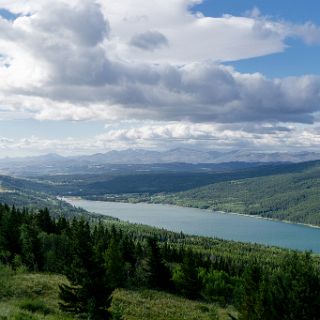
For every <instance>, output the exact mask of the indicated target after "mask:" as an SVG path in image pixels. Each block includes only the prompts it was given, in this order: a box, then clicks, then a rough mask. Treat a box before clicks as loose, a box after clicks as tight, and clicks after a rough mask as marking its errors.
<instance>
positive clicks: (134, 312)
mask: <svg viewBox="0 0 320 320" xmlns="http://www.w3.org/2000/svg"><path fill="white" fill-rule="evenodd" d="M65 282H66V278H65V277H64V276H61V275H54V274H44V273H25V272H24V271H23V270H22V271H20V272H18V273H14V272H13V271H12V270H11V269H10V268H8V267H5V266H1V265H0V286H1V287H0V319H2V320H5V319H8V320H9V319H12V320H38V319H39V320H40V319H41V320H68V319H74V317H72V316H70V315H68V314H66V313H63V312H61V311H60V310H59V306H58V303H59V299H58V292H59V284H62V283H65ZM111 311H112V313H113V315H114V318H115V319H123V320H144V319H145V320H152V319H157V320H176V319H184V320H194V319H199V320H209V319H210V320H214V319H221V320H225V319H229V316H228V314H229V313H230V314H232V315H233V316H236V312H235V311H234V309H233V308H232V307H228V308H227V309H222V308H220V307H216V306H215V305H213V304H208V303H204V302H197V301H190V300H188V299H185V298H182V297H178V296H175V295H172V294H168V293H163V292H158V291H153V290H140V291H132V290H124V289H117V290H116V291H115V292H114V294H113V300H112V305H111ZM120 313H121V314H122V318H117V315H119V314H120Z"/></svg>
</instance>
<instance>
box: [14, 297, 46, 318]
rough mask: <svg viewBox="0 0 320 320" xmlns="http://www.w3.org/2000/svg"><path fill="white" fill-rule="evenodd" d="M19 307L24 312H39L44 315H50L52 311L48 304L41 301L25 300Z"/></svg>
mask: <svg viewBox="0 0 320 320" xmlns="http://www.w3.org/2000/svg"><path fill="white" fill-rule="evenodd" d="M19 307H20V308H21V309H23V310H27V311H30V312H33V313H34V312H39V313H42V314H43V315H47V314H50V313H51V312H52V311H51V309H50V308H48V307H47V306H46V304H45V303H44V302H42V301H39V300H31V299H30V300H25V301H23V302H21V303H20V305H19Z"/></svg>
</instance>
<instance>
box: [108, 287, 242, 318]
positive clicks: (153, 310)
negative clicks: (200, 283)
mask: <svg viewBox="0 0 320 320" xmlns="http://www.w3.org/2000/svg"><path fill="white" fill-rule="evenodd" d="M111 310H112V312H113V314H114V316H115V318H116V315H117V314H119V315H122V317H118V318H116V319H123V320H177V319H183V320H209V319H210V320H215V319H216V320H227V319H231V318H230V317H229V316H228V314H229V313H230V314H231V315H232V316H234V317H236V315H237V314H236V312H235V310H234V309H233V308H232V307H228V308H227V309H222V308H219V307H217V306H216V305H214V304H209V303H204V302H199V301H191V300H187V299H185V298H182V297H178V296H175V295H172V294H169V293H164V292H158V291H153V290H141V291H131V290H123V289H117V290H116V291H115V292H114V293H113V299H112V306H111Z"/></svg>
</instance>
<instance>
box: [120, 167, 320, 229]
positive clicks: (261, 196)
mask: <svg viewBox="0 0 320 320" xmlns="http://www.w3.org/2000/svg"><path fill="white" fill-rule="evenodd" d="M130 197H131V199H130V198H128V199H129V200H130V201H148V202H154V203H169V204H174V205H179V206H187V207H196V208H202V209H211V210H221V211H226V212H236V213H243V214H249V215H260V216H262V217H266V218H274V219H280V220H288V221H292V222H298V223H306V224H312V225H320V201H319V199H320V166H319V165H318V164H316V165H314V166H312V167H310V168H306V169H304V170H302V171H301V172H293V173H288V174H279V175H271V176H264V177H256V178H247V179H239V180H230V181H224V182H219V183H214V184H211V185H208V186H204V187H200V188H195V189H191V190H188V191H185V192H179V193H173V194H165V195H164V194H161V195H153V196H146V195H144V196H143V197H141V196H139V195H138V196H132V195H131V196H130ZM128 199H127V200H128ZM123 200H124V199H123Z"/></svg>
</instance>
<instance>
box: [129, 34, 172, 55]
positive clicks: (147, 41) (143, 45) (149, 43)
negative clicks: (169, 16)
mask: <svg viewBox="0 0 320 320" xmlns="http://www.w3.org/2000/svg"><path fill="white" fill-rule="evenodd" d="M130 44H131V45H132V46H134V47H137V48H139V49H142V50H147V51H154V50H156V49H159V48H161V47H163V46H167V45H168V39H167V38H166V37H165V36H164V35H163V34H162V33H160V32H159V31H147V32H144V33H139V34H136V35H134V36H133V37H132V39H131V41H130Z"/></svg>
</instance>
